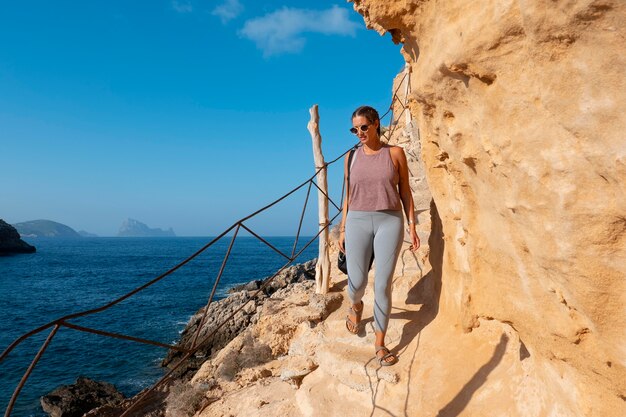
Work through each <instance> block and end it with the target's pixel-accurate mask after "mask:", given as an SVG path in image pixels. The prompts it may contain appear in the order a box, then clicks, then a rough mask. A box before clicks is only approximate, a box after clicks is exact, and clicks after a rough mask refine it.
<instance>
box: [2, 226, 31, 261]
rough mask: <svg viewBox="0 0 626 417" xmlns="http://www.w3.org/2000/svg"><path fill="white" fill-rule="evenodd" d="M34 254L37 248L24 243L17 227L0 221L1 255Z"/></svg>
mask: <svg viewBox="0 0 626 417" xmlns="http://www.w3.org/2000/svg"><path fill="white" fill-rule="evenodd" d="M33 252H35V247H34V246H32V245H29V244H28V243H26V242H24V241H23V240H22V239H21V238H20V234H19V233H18V232H17V230H16V229H15V227H13V226H11V225H10V224H8V223H7V222H5V221H4V220H2V219H0V255H9V254H13V253H33Z"/></svg>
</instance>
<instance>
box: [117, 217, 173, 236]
mask: <svg viewBox="0 0 626 417" xmlns="http://www.w3.org/2000/svg"><path fill="white" fill-rule="evenodd" d="M117 236H118V237H174V236H176V234H175V233H174V230H173V229H172V228H171V227H170V228H169V229H167V230H163V229H160V228H158V227H157V228H154V229H153V228H150V227H148V225H147V224H145V223H142V222H140V221H139V220H135V219H126V220H124V221H123V222H122V225H121V226H120V230H119V232H117Z"/></svg>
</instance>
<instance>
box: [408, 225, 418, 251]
mask: <svg viewBox="0 0 626 417" xmlns="http://www.w3.org/2000/svg"><path fill="white" fill-rule="evenodd" d="M409 233H410V234H411V251H412V252H415V251H416V250H418V249H419V247H420V237H419V236H418V235H417V232H416V231H415V227H409Z"/></svg>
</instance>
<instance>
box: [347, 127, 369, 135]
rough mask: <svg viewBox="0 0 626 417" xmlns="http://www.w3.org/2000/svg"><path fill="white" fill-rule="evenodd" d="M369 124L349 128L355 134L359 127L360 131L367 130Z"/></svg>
mask: <svg viewBox="0 0 626 417" xmlns="http://www.w3.org/2000/svg"><path fill="white" fill-rule="evenodd" d="M370 126H371V125H361V126H359V127H358V128H356V127H351V128H350V132H352V133H354V134H355V135H356V134H357V133H359V129H361V132H367V129H369V127H370Z"/></svg>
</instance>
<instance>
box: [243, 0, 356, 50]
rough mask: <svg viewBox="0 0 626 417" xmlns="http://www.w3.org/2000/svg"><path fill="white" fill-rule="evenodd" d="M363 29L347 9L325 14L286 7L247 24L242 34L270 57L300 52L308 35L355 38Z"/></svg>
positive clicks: (333, 10) (324, 12) (326, 11)
mask: <svg viewBox="0 0 626 417" xmlns="http://www.w3.org/2000/svg"><path fill="white" fill-rule="evenodd" d="M359 26H360V25H359V24H357V23H355V22H353V21H351V20H350V19H349V17H348V10H347V9H343V8H340V7H338V6H333V7H332V8H330V9H327V10H321V11H317V10H306V9H292V8H287V7H285V8H282V9H280V10H277V11H275V12H272V13H269V14H266V15H265V16H262V17H257V18H254V19H250V20H248V21H246V23H245V24H244V26H243V28H242V29H241V31H240V32H239V33H240V35H241V36H243V37H245V38H247V39H250V40H251V41H253V42H254V43H256V45H257V47H258V48H259V49H261V50H262V51H263V56H264V57H269V56H271V55H278V54H281V53H296V52H300V51H301V50H302V48H303V47H304V44H305V43H306V38H305V37H304V34H305V33H322V34H324V35H342V36H354V35H355V33H356V30H357V28H358V27H359Z"/></svg>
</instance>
